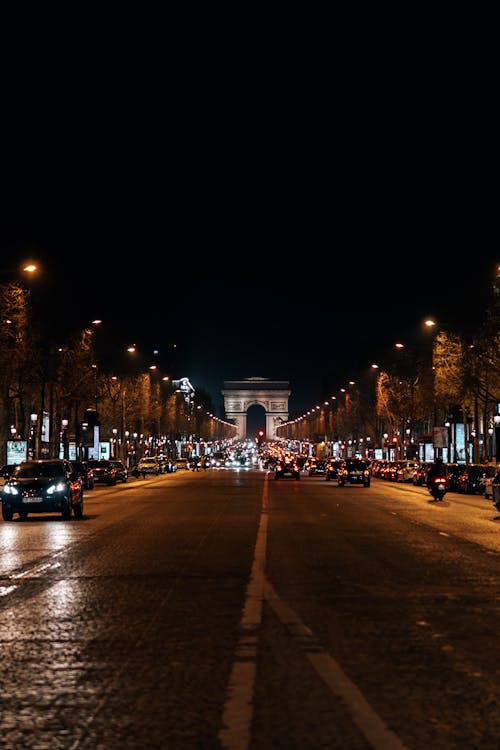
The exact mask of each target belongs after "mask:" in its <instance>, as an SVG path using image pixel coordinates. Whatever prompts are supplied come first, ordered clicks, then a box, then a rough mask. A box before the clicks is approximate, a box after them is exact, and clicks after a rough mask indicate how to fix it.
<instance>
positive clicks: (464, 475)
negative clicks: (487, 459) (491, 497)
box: [457, 464, 485, 495]
mask: <svg viewBox="0 0 500 750" xmlns="http://www.w3.org/2000/svg"><path fill="white" fill-rule="evenodd" d="M484 469H485V467H484V466H483V464H464V465H463V466H462V470H461V472H460V473H459V474H458V476H457V492H462V493H464V494H467V495H482V494H483V493H484V478H483V474H484Z"/></svg>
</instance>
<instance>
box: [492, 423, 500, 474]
mask: <svg viewBox="0 0 500 750" xmlns="http://www.w3.org/2000/svg"><path fill="white" fill-rule="evenodd" d="M493 424H494V430H495V458H496V462H497V463H499V462H500V414H495V416H494V417H493Z"/></svg>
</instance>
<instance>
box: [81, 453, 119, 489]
mask: <svg viewBox="0 0 500 750" xmlns="http://www.w3.org/2000/svg"><path fill="white" fill-rule="evenodd" d="M88 465H89V467H90V468H91V469H92V471H93V472H94V482H95V483H96V484H97V483H98V482H99V483H101V484H109V485H115V484H116V467H115V466H113V464H112V463H111V461H108V460H107V459H106V458H101V460H100V461H97V459H95V458H90V459H89V461H88Z"/></svg>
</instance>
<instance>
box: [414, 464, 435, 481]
mask: <svg viewBox="0 0 500 750" xmlns="http://www.w3.org/2000/svg"><path fill="white" fill-rule="evenodd" d="M431 466H432V461H421V462H420V463H419V464H418V466H417V468H416V469H415V470H414V472H413V484H414V485H416V486H417V487H426V486H427V474H428V471H429V469H430V468H431Z"/></svg>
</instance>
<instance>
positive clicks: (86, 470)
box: [71, 461, 94, 490]
mask: <svg viewBox="0 0 500 750" xmlns="http://www.w3.org/2000/svg"><path fill="white" fill-rule="evenodd" d="M71 465H72V466H73V470H74V471H76V472H77V473H78V475H79V476H80V477H81V478H82V483H83V489H84V490H93V489H94V470H93V469H92V467H91V466H89V465H88V463H87V461H71Z"/></svg>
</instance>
